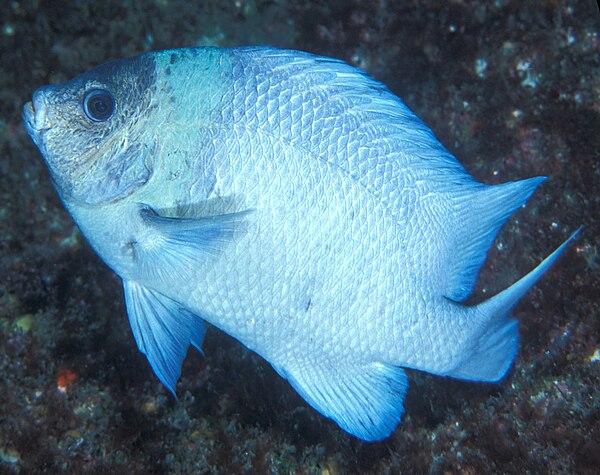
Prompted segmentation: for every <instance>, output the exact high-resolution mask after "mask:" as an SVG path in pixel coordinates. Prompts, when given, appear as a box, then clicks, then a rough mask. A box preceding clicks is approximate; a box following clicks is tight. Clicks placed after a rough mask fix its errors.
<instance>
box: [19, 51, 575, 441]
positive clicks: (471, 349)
mask: <svg viewBox="0 0 600 475" xmlns="http://www.w3.org/2000/svg"><path fill="white" fill-rule="evenodd" d="M23 116H24V120H25V125H26V128H27V130H28V132H29V134H30V135H31V137H32V139H33V140H34V142H35V143H36V145H37V146H38V147H39V149H40V151H41V153H42V155H43V156H44V159H45V161H46V163H47V165H48V167H49V170H50V173H51V176H52V179H53V182H54V185H55V187H56V189H57V191H58V193H59V195H60V196H61V198H62V200H63V202H64V204H65V206H66V208H67V209H68V210H69V212H70V213H71V215H72V216H73V218H74V220H75V221H76V223H77V224H78V226H79V227H80V229H81V231H82V233H83V234H84V236H85V237H86V238H87V239H88V241H89V242H90V244H91V245H92V247H93V248H94V249H95V250H96V252H97V253H98V254H99V255H100V256H101V257H102V259H103V260H104V261H105V262H106V263H107V264H108V265H109V266H110V267H111V268H112V269H113V270H114V271H115V272H116V273H117V274H118V275H119V276H120V277H121V278H122V279H123V283H124V292H125V300H126V306H127V312H128V316H129V319H130V323H131V327H132V330H133V334H134V336H135V339H136V342H137V344H138V346H139V348H140V350H141V351H142V352H144V353H145V354H146V356H147V357H148V360H149V362H150V364H151V365H152V367H153V369H154V371H155V373H156V374H157V376H158V377H159V379H160V380H161V381H162V382H163V384H165V386H166V387H167V388H168V389H169V390H170V391H172V392H174V391H175V384H176V381H177V379H178V377H179V375H180V368H181V362H182V360H183V358H184V357H185V354H186V352H187V349H188V347H189V345H193V346H195V347H196V348H198V349H200V348H201V345H202V340H203V337H204V332H205V322H209V323H210V324H212V325H214V326H216V327H218V328H220V329H222V330H223V331H225V332H227V333H228V334H230V335H232V336H234V337H235V338H237V339H238V340H239V341H241V342H242V343H243V344H244V345H246V346H247V347H248V348H250V349H252V350H254V351H255V352H257V353H258V354H259V355H261V356H262V357H264V358H265V359H266V360H267V361H269V362H270V363H271V365H272V366H273V367H274V368H275V370H276V371H277V372H278V373H279V374H280V375H281V376H282V377H284V378H286V379H287V380H288V381H289V382H290V383H291V385H292V386H293V387H294V388H295V389H296V390H297V391H298V392H299V393H300V394H301V395H302V397H304V399H305V400H306V401H307V402H308V403H309V404H310V405H311V406H313V407H314V408H315V409H317V410H318V411H320V412H321V413H322V414H324V415H325V416H327V417H330V418H332V419H333V420H335V421H336V422H337V423H338V424H339V425H340V426H341V427H342V428H343V429H344V430H346V431H348V432H349V433H351V434H353V435H355V436H357V437H359V438H362V439H364V440H379V439H382V438H385V437H387V436H388V435H389V434H390V433H391V432H392V431H393V430H394V428H395V427H396V425H397V424H398V422H399V421H400V418H401V415H402V413H403V405H402V402H403V399H404V396H405V393H406V390H407V387H408V383H407V378H406V374H405V371H404V369H403V368H414V369H418V370H422V371H427V372H430V373H434V374H438V375H443V376H451V377H456V378H461V379H466V380H473V381H497V380H499V379H501V378H502V377H503V376H504V375H505V374H506V372H507V370H508V369H509V367H510V365H511V364H512V361H513V360H514V358H515V355H516V352H517V347H518V329H517V322H516V321H515V320H513V319H511V318H510V317H509V315H508V313H509V311H510V310H511V309H512V308H513V306H514V305H515V304H516V303H517V301H518V300H519V299H520V298H521V297H522V296H523V295H524V293H525V292H526V291H527V290H528V289H529V288H530V287H531V286H532V285H533V284H534V283H535V281H537V279H538V278H539V277H540V276H541V275H542V274H543V272H544V271H545V270H546V269H547V268H548V267H549V266H550V265H551V264H552V263H553V262H554V260H555V259H556V258H557V257H558V255H559V254H560V252H561V251H562V250H563V249H564V247H565V245H566V244H567V243H568V241H567V242H565V243H564V244H563V245H562V246H561V247H560V248H559V249H557V250H556V251H555V252H554V253H552V254H551V255H550V256H549V257H548V258H547V259H546V260H544V261H543V262H542V263H541V264H540V265H539V266H538V267H537V268H536V269H534V270H533V271H532V272H531V273H529V274H528V275H527V276H525V277H524V278H522V279H521V280H519V281H518V282H517V283H515V284H514V285H513V286H511V287H509V288H508V289H506V290H504V291H503V292H501V293H499V294H498V295H496V296H495V297H493V298H491V299H489V300H487V301H485V302H483V303H481V304H479V305H475V306H465V305H462V304H461V303H460V302H461V301H463V300H464V299H465V298H466V297H467V296H468V295H469V294H470V293H471V291H472V289H473V286H474V283H475V280H476V278H477V274H478V272H479V269H480V267H481V266H482V264H483V262H484V260H485V257H486V253H487V250H488V248H489V247H490V245H491V243H492V242H493V240H494V238H495V236H496V234H497V232H498V230H499V229H500V227H501V226H502V224H503V223H504V222H505V221H506V220H507V219H508V217H509V216H510V215H511V214H512V213H513V212H514V211H515V210H516V209H518V208H519V207H521V206H522V205H523V204H524V203H525V202H526V200H527V199H528V198H529V197H530V196H531V194H532V193H533V192H534V190H535V189H536V187H537V186H538V185H539V184H540V183H541V182H542V181H543V180H544V178H542V177H537V178H531V179H527V180H522V181H517V182H510V183H505V184H501V185H495V186H487V185H484V184H481V183H478V182H476V181H475V180H474V179H473V178H472V177H471V176H470V175H469V174H468V173H467V172H466V171H465V170H464V168H463V167H462V166H461V165H460V164H459V163H458V161H457V160H456V159H455V158H454V157H453V156H452V155H451V154H450V153H449V152H448V151H447V150H446V149H445V148H444V147H443V146H442V145H441V144H440V143H439V142H438V141H437V140H436V138H435V136H434V135H433V133H432V132H431V131H430V130H429V129H428V128H427V127H426V126H425V125H424V124H423V123H422V122H421V121H420V120H419V119H418V118H417V117H416V116H415V115H414V114H413V113H412V112H411V111H410V110H409V109H408V108H407V107H406V106H405V105H404V103H403V102H402V101H401V100H400V99H399V98H397V97H396V96H394V95H393V94H392V93H390V92H389V91H388V90H387V89H386V88H385V86H383V85H382V84H380V83H378V82H376V81H374V80H373V79H371V78H369V77H368V76H367V75H366V74H365V73H364V72H362V71H360V70H358V69H356V68H354V67H352V66H349V65H347V64H345V63H343V62H341V61H337V60H332V59H328V58H322V57H318V56H314V55H311V54H308V53H302V52H297V51H287V50H277V49H272V48H231V49H226V48H190V49H181V50H167V51H160V52H154V53H148V54H145V55H142V56H138V57H135V58H129V59H124V60H120V61H115V62H112V63H108V64H106V65H102V66H99V67H97V68H95V69H93V70H91V71H89V72H87V73H85V74H83V75H80V76H78V77H76V78H75V79H73V80H72V81H70V82H68V83H65V84H62V85H54V86H47V87H44V88H41V89H39V90H37V91H36V92H35V94H34V97H33V101H32V103H28V104H26V105H25V107H24V113H23ZM573 237H574V236H572V237H571V238H570V239H573Z"/></svg>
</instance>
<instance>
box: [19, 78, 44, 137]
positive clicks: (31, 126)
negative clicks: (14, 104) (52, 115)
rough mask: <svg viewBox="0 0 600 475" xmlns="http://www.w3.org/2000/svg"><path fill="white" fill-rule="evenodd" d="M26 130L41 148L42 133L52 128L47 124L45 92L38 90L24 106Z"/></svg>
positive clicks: (23, 114)
mask: <svg viewBox="0 0 600 475" xmlns="http://www.w3.org/2000/svg"><path fill="white" fill-rule="evenodd" d="M21 117H22V118H23V122H24V123H25V129H27V133H28V134H29V135H30V136H31V138H32V139H33V141H34V142H35V143H36V145H38V146H39V143H38V142H39V141H40V139H41V135H42V132H43V131H44V130H47V129H49V128H50V127H49V126H48V124H46V122H47V121H46V98H45V96H44V92H43V91H42V90H41V89H38V90H37V91H35V92H34V93H33V98H32V100H31V101H30V102H27V103H26V104H25V105H24V106H23V112H22V114H21Z"/></svg>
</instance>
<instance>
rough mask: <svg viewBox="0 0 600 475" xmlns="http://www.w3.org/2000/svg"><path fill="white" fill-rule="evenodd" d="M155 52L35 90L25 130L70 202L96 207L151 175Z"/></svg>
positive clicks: (126, 192)
mask: <svg viewBox="0 0 600 475" xmlns="http://www.w3.org/2000/svg"><path fill="white" fill-rule="evenodd" d="M155 89H156V64H155V60H154V57H153V56H152V54H151V53H150V54H147V55H142V56H137V57H134V58H129V59H124V60H119V61H113V62H110V63H106V64H104V65H101V66H98V67H96V68H94V69H92V70H91V71H89V72H87V73H84V74H81V75H79V76H77V77H75V78H74V79H73V80H71V81H69V82H66V83H64V84H58V85H53V86H46V87H42V88H40V89H38V90H37V91H35V93H34V95H33V101H32V102H30V103H27V104H26V105H25V107H24V109H23V119H24V121H25V127H26V129H27V131H28V133H29V135H30V136H31V137H32V139H33V141H34V142H35V144H36V145H37V146H38V148H39V149H40V151H41V153H42V155H43V156H44V159H45V161H46V163H47V164H48V167H49V169H50V172H51V175H52V178H53V180H54V183H55V186H56V188H57V190H58V192H59V193H60V195H61V196H62V197H63V199H65V200H71V201H75V202H79V203H87V204H98V203H106V202H109V201H113V200H116V199H119V198H122V197H125V196H127V195H129V194H131V193H132V192H133V191H135V190H136V189H138V188H139V187H141V186H142V185H143V184H144V183H146V182H147V181H148V179H149V178H150V176H151V174H152V157H153V152H154V149H155V148H156V141H155V137H154V136H153V133H152V131H151V129H150V128H149V127H147V126H146V124H148V121H149V120H150V118H151V117H152V114H153V112H154V110H155V108H156V106H155V104H154V102H153V95H154V91H155Z"/></svg>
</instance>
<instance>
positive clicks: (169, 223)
mask: <svg viewBox="0 0 600 475" xmlns="http://www.w3.org/2000/svg"><path fill="white" fill-rule="evenodd" d="M249 213H250V211H241V212H237V213H229V214H222V215H216V216H205V217H200V218H187V217H183V218H179V217H168V216H161V215H160V214H158V213H157V212H155V211H154V210H152V209H151V208H150V207H147V206H144V207H143V208H142V209H141V211H140V214H141V216H142V219H143V220H144V222H145V224H146V225H147V227H148V228H147V233H146V235H145V236H143V237H142V239H141V240H140V241H137V242H132V243H131V244H132V248H133V254H134V258H135V259H136V261H137V263H138V264H139V266H140V268H141V270H142V272H143V273H144V275H145V276H146V277H151V278H157V279H161V280H162V282H163V283H166V284H167V285H173V276H178V278H179V279H180V280H181V281H183V282H189V281H190V280H193V279H194V278H195V276H196V270H197V269H198V266H199V265H201V264H203V263H206V261H207V260H210V259H213V258H214V257H216V256H218V255H219V253H220V252H221V251H222V250H223V249H224V248H225V246H226V244H227V243H229V242H230V241H232V240H233V239H234V238H236V237H237V236H240V235H243V233H244V232H245V230H246V225H247V219H246V218H247V216H248V214H249Z"/></svg>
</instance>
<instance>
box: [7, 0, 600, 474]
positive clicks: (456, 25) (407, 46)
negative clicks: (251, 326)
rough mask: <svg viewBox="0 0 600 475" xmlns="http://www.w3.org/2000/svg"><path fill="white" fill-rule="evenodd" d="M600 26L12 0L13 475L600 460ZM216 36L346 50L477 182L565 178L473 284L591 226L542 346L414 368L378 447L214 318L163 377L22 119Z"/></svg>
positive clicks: (536, 305) (499, 279)
mask: <svg viewBox="0 0 600 475" xmlns="http://www.w3.org/2000/svg"><path fill="white" fill-rule="evenodd" d="M599 20H600V15H599V13H598V8H597V6H596V2H594V1H591V0H590V1H587V0H586V1H584V0H579V1H550V0H547V1H531V2H524V1H522V0H497V1H487V2H481V1H467V0H465V1H460V0H452V1H448V0H425V1H419V2H417V1H403V2H401V1H396V2H394V1H384V0H372V1H364V0H363V1H337V2H333V1H331V2H326V1H305V0H300V1H288V0H278V1H261V0H255V1H250V0H248V1H244V0H237V1H233V0H231V1H204V2H189V1H184V0H155V1H149V0H148V1H142V0H131V1H123V2H117V1H104V2H100V1H98V0H80V1H74V0H73V1H64V2H59V1H34V0H23V1H19V2H16V1H14V2H10V1H8V0H4V1H3V2H2V5H1V6H0V27H1V28H2V30H1V32H0V378H1V380H0V473H44V472H45V473H57V472H59V471H60V472H63V473H82V472H85V473H97V474H102V473H131V474H151V473H157V474H159V473H224V474H225V473H227V474H229V473H299V474H303V473H311V474H313V473H314V474H321V475H328V474H332V475H333V474H345V473H374V474H375V473H401V472H403V473H470V474H479V473H499V472H503V473H519V474H520V473H526V472H530V473H597V471H598V467H599V466H600V387H599V384H598V381H599V376H600V361H599V360H600V342H599V334H600V332H599V330H600V318H599V312H598V308H599V305H598V303H599V302H598V296H599V295H600V283H599V282H600V239H599V232H598V231H599V224H598V215H599V212H600V198H599V193H598V190H599V188H600V152H599V151H600V74H599V73H600V64H599V63H600V60H599V51H600V36H599V23H600V21H599ZM207 44H212V45H248V44H261V45H272V46H278V47H290V48H295V49H303V50H308V51H311V52H315V53H319V54H324V55H329V56H334V57H337V58H342V59H345V60H347V61H349V62H351V63H353V64H355V65H358V66H360V67H362V68H364V69H366V70H367V71H368V72H369V73H370V74H371V75H372V76H374V77H375V78H377V79H379V80H381V81H383V82H385V83H386V84H387V85H388V86H389V87H390V88H391V89H392V90H393V91H394V92H395V93H397V94H398V95H400V96H401V97H402V98H403V99H404V100H405V102H406V103H407V104H408V105H409V107H411V108H412V109H413V110H414V111H415V112H416V113H417V114H418V115H419V116H420V117H421V118H422V119H423V120H424V121H425V122H426V123H427V124H428V125H429V126H430V127H431V128H432V129H433V130H434V131H435V132H436V134H437V136H438V138H440V140H441V141H442V142H443V143H444V144H445V145H446V146H447V147H448V148H449V149H450V150H451V151H452V152H453V153H455V154H456V155H457V157H458V158H459V160H460V161H461V162H462V163H463V164H464V165H465V166H466V168H467V169H468V170H469V171H470V172H471V173H472V174H473V175H474V176H475V177H476V178H477V179H479V180H481V181H484V182H486V183H499V182H504V181H510V180H517V179H522V178H526V177H530V176H535V175H547V176H548V177H549V180H548V182H546V183H545V184H544V185H542V186H541V187H540V189H539V190H538V191H537V192H536V194H535V195H534V197H533V198H532V199H531V200H530V202H529V203H528V204H527V206H526V207H525V209H523V210H520V211H519V212H518V213H517V214H516V216H515V217H514V218H513V219H511V221H510V222H509V224H508V225H507V226H505V228H504V229H503V231H502V232H501V234H500V237H499V239H498V240H497V241H496V244H495V245H494V246H493V248H492V251H491V252H490V258H489V260H488V263H487V264H486V267H485V270H484V271H483V273H482V275H481V279H480V283H479V285H478V287H477V291H476V294H475V297H474V299H475V300H481V299H483V298H485V297H486V296H489V295H492V294H493V293H495V292H497V291H499V290H501V289H503V288H504V287H506V286H507V285H509V284H511V283H512V282H514V281H515V280H516V279H517V278H518V277H520V276H522V275H523V274H525V273H526V272H527V271H528V270H530V269H531V268H532V267H533V266H534V265H535V264H536V263H538V262H539V261H540V260H541V259H542V258H543V257H545V256H546V255H547V254H548V253H549V252H551V251H552V250H553V249H554V248H555V247H556V246H557V245H558V244H560V243H561V242H562V241H563V240H564V239H565V238H566V237H567V236H568V235H569V234H570V233H571V232H572V231H573V230H575V229H576V228H577V227H578V226H580V225H585V229H584V231H583V233H582V235H581V236H580V238H579V239H578V240H577V242H576V243H574V244H573V245H571V247H570V248H569V249H568V250H567V251H566V252H565V255H564V256H563V257H562V258H561V260H560V261H559V262H558V263H557V264H556V265H555V266H554V268H553V269H552V270H551V271H549V272H548V274H547V275H546V276H545V277H544V279H543V280H542V281H541V282H540V283H539V285H537V286H536V287H535V288H534V289H533V290H532V291H531V292H529V294H528V295H527V296H526V297H525V298H524V299H523V301H522V303H521V304H520V305H519V306H518V307H517V309H516V310H515V311H514V315H515V316H516V318H518V319H519V321H520V324H521V325H520V328H521V344H520V354H519V357H518V359H517V362H516V365H515V367H514V368H513V370H512V371H511V372H510V373H509V375H508V377H507V378H506V379H505V380H504V381H502V382H501V383H500V384H497V385H491V384H472V383H471V384H469V383H464V382H460V381H455V380H450V379H444V378H438V377H434V376H430V375H425V374H421V373H417V372H414V371H413V372H410V375H409V377H410V383H411V386H410V389H409V393H408V398H407V400H406V404H405V406H406V414H405V416H404V421H403V423H402V424H401V425H400V426H399V427H398V429H397V430H396V432H395V433H394V434H393V435H392V436H391V437H390V438H389V439H387V440H385V441H383V442H381V443H376V444H367V443H363V442H360V441H359V440H357V439H354V438H352V437H350V436H348V435H347V434H345V433H344V432H343V431H341V430H340V429H339V428H338V427H337V426H336V425H335V424H334V423H332V422H331V421H329V420H327V419H325V418H323V417H322V416H320V415H319V414H317V413H316V412H315V411H314V410H312V409H311V408H310V407H309V406H307V404H306V403H304V401H303V400H302V399H301V398H300V397H299V396H298V395H297V394H296V393H295V392H294V391H293V390H292V389H291V388H290V387H289V386H288V384H287V383H286V382H284V381H283V380H282V379H281V378H279V377H278V376H277V375H276V374H275V373H274V371H273V370H272V369H271V367H270V366H269V365H268V364H267V363H266V362H264V361H263V360H262V359H260V358H259V357H257V356H256V355H254V354H253V353H251V352H249V351H248V350H246V349H245V348H243V347H242V346H241V345H239V344H238V343H236V342H235V341H233V340H232V339H231V338H229V337H228V336H226V335H223V334H222V333H220V332H218V331H217V330H215V329H210V330H209V333H208V335H207V339H206V343H205V347H204V349H205V353H206V358H202V357H201V356H200V355H199V354H198V353H197V352H193V351H191V352H190V354H189V355H188V358H187V359H186V361H185V363H184V367H183V374H182V378H181V380H180V382H179V384H178V386H177V391H178V394H179V400H177V401H176V400H174V399H173V398H172V397H171V396H170V395H169V394H168V393H167V392H166V391H165V389H164V388H163V387H162V386H161V385H160V383H159V382H158V380H157V379H156V377H155V376H154V375H153V374H152V371H151V369H150V368H149V366H148V363H147V362H146V360H145V358H144V356H143V355H141V354H140V353H139V352H138V351H137V348H136V345H135V342H134V340H133V338H132V335H131V332H130V329H129V324H128V321H127V317H126V313H125V308H124V304H123V297H122V291H121V285H120V280H119V279H118V278H117V277H116V276H115V275H113V274H112V273H111V271H110V270H109V269H108V268H107V267H106V266H105V265H104V264H103V263H102V262H101V261H100V260H99V259H98V257H97V256H96V255H95V254H94V253H93V251H92V250H91V249H90V248H89V246H88V245H87V244H86V243H85V241H84V240H83V238H82V237H81V235H80V234H79V233H78V231H77V230H76V228H75V226H74V224H73V222H72V221H71V219H70V217H69V216H68V214H67V213H66V211H65V210H64V209H63V207H62V205H61V203H60V201H59V199H58V197H57V196H56V194H55V192H54V190H53V189H52V186H51V183H50V180H49V177H48V174H47V171H46V168H45V166H44V164H43V162H42V159H41V157H40V155H39V153H38V151H37V150H36V149H35V147H34V146H33V144H32V143H31V142H30V140H29V138H28V137H27V135H26V133H25V131H24V129H23V126H22V123H21V119H20V111H21V107H22V105H23V103H24V102H26V101H28V100H29V99H30V98H31V95H32V93H33V91H34V90H35V88H36V87H39V86H41V85H44V84H48V83H55V82H61V81H63V80H66V79H68V78H70V77H72V76H73V75H75V74H78V73H80V72H82V71H84V70H86V69H88V68H90V67H92V66H94V65H97V64H99V63H102V62H104V61H106V60H109V59H115V58H120V57H123V56H128V55H133V54H136V53H139V52H143V51H148V50H153V49H161V48H171V47H182V46H193V45H207ZM356 330H357V331H358V332H360V331H361V329H356ZM71 380H74V381H71ZM69 381H71V382H69ZM67 383H68V384H67ZM65 384H66V392H64V393H63V392H61V391H59V389H58V386H59V385H62V386H63V387H64V386H65Z"/></svg>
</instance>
